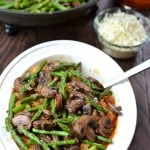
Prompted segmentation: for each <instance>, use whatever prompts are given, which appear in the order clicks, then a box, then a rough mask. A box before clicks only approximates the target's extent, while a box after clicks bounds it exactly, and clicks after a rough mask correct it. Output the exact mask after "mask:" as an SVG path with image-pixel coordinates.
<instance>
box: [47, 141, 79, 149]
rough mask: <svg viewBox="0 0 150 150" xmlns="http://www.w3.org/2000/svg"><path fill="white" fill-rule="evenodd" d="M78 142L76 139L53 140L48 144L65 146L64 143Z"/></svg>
mask: <svg viewBox="0 0 150 150" xmlns="http://www.w3.org/2000/svg"><path fill="white" fill-rule="evenodd" d="M73 144H76V140H64V141H56V142H51V143H48V146H51V147H52V146H53V145H57V146H63V145H73Z"/></svg>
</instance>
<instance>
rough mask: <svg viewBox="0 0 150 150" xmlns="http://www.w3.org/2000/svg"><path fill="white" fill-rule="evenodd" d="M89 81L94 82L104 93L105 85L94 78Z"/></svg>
mask: <svg viewBox="0 0 150 150" xmlns="http://www.w3.org/2000/svg"><path fill="white" fill-rule="evenodd" d="M88 79H89V80H90V81H91V82H93V83H94V84H96V85H97V86H98V87H99V88H100V89H101V90H102V91H103V90H104V87H103V85H102V84H101V83H100V82H99V81H98V80H96V79H95V78H93V77H88Z"/></svg>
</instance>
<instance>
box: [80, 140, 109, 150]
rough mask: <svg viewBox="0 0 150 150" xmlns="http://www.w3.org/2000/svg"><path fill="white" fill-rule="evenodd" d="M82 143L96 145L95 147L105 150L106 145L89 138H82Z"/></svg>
mask: <svg viewBox="0 0 150 150" xmlns="http://www.w3.org/2000/svg"><path fill="white" fill-rule="evenodd" d="M82 143H84V144H88V145H90V146H96V148H98V149H101V150H105V149H106V146H104V145H102V144H99V143H94V142H91V141H89V140H82Z"/></svg>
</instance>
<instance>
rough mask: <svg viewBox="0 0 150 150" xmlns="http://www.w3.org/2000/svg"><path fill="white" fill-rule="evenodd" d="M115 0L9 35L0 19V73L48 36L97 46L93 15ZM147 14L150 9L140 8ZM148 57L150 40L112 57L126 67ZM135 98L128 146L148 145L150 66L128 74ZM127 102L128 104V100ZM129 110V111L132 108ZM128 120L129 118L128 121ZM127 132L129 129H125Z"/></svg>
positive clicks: (143, 148) (144, 148)
mask: <svg viewBox="0 0 150 150" xmlns="http://www.w3.org/2000/svg"><path fill="white" fill-rule="evenodd" d="M115 5H116V4H114V3H113V1H110V0H100V1H99V2H98V4H97V6H98V9H96V8H94V9H93V10H92V11H91V12H90V13H88V14H86V15H84V16H81V17H78V18H77V19H74V20H71V21H69V22H67V23H62V24H59V25H53V26H45V27H19V29H18V33H17V34H15V35H13V36H9V35H7V34H6V33H5V28H4V25H3V23H0V74H1V73H2V71H3V70H4V69H5V67H6V66H7V65H8V64H9V63H10V62H11V61H12V60H13V59H14V58H15V57H16V56H17V55H19V54H20V53H21V52H23V51H25V50H26V49H28V48H30V47H32V46H34V45H36V44H39V43H42V42H46V41H51V40H60V39H68V40H77V41H81V42H85V43H88V44H91V45H93V46H95V47H97V48H101V45H100V43H99V41H98V39H97V37H96V34H95V32H94V30H93V19H94V17H95V15H96V14H97V13H98V11H100V10H103V9H106V8H108V7H112V6H115ZM142 13H144V15H146V16H148V17H149V18H150V12H149V11H146V12H142ZM149 58H150V43H148V44H146V45H145V46H144V48H143V49H142V51H140V52H139V53H138V54H137V56H136V57H135V58H132V59H126V60H119V59H114V60H115V61H116V62H117V63H118V64H119V65H120V66H121V68H122V69H123V70H124V71H126V70H128V69H130V68H132V67H134V66H136V65H138V64H140V63H142V62H143V61H145V60H147V59H149ZM129 80H130V82H131V85H132V87H133V90H134V93H135V97H136V102H137V127H136V131H135V135H134V137H133V140H132V142H131V145H130V147H129V150H149V149H150V69H148V70H146V71H143V72H141V73H139V74H137V75H135V76H133V77H130V79H129ZM129 105H130V104H129ZM131 113H132V112H131ZM127 123H128V122H127ZM126 132H127V133H128V131H126Z"/></svg>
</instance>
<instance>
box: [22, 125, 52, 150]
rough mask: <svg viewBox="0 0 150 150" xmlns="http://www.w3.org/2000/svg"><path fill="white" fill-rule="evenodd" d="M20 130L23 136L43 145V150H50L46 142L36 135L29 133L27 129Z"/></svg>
mask: <svg viewBox="0 0 150 150" xmlns="http://www.w3.org/2000/svg"><path fill="white" fill-rule="evenodd" d="M20 130H21V131H22V132H23V134H24V135H25V136H26V137H28V138H29V139H31V140H33V141H35V142H36V143H38V144H39V145H41V146H42V148H43V150H50V148H49V147H48V146H47V144H46V143H45V142H44V141H42V140H40V139H39V138H38V137H37V136H36V135H35V134H33V133H31V132H29V131H28V130H27V129H25V128H23V127H22V128H21V129H20Z"/></svg>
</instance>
